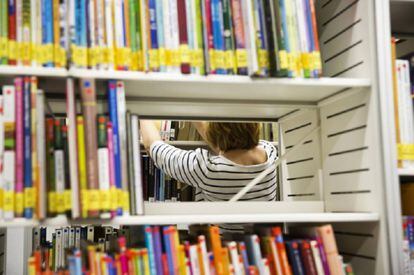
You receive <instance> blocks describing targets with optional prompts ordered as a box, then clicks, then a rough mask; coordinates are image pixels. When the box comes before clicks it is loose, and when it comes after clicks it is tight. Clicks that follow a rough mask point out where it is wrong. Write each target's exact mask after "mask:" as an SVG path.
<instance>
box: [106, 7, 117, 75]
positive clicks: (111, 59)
mask: <svg viewBox="0 0 414 275" xmlns="http://www.w3.org/2000/svg"><path fill="white" fill-rule="evenodd" d="M113 7H114V5H113V1H112V0H105V43H106V50H105V54H104V56H105V57H104V59H105V60H106V61H107V63H108V69H115V49H114V36H113V34H114V23H113Z"/></svg>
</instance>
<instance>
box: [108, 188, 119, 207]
mask: <svg viewBox="0 0 414 275" xmlns="http://www.w3.org/2000/svg"><path fill="white" fill-rule="evenodd" d="M110 200H111V210H116V209H117V207H118V191H117V188H116V187H115V186H113V187H111V197H110Z"/></svg>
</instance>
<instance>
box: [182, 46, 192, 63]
mask: <svg viewBox="0 0 414 275" xmlns="http://www.w3.org/2000/svg"><path fill="white" fill-rule="evenodd" d="M180 60H181V63H190V61H191V56H190V49H189V48H188V45H187V44H182V45H180Z"/></svg>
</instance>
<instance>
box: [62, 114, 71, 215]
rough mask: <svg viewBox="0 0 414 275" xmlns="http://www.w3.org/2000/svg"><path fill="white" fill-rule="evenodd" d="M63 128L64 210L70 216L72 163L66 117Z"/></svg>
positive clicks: (63, 120)
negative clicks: (70, 160)
mask: <svg viewBox="0 0 414 275" xmlns="http://www.w3.org/2000/svg"><path fill="white" fill-rule="evenodd" d="M61 125H62V128H61V131H62V144H63V165H64V178H65V185H64V191H63V198H62V200H63V211H64V212H65V214H66V215H67V216H68V217H69V216H70V215H71V209H72V192H71V182H70V167H69V165H70V163H69V143H68V126H67V124H66V121H65V119H62V122H61Z"/></svg>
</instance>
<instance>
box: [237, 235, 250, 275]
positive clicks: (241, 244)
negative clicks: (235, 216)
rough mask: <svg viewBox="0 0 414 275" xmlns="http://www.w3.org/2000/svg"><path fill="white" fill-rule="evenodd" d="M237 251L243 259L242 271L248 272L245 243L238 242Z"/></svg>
mask: <svg viewBox="0 0 414 275" xmlns="http://www.w3.org/2000/svg"><path fill="white" fill-rule="evenodd" d="M239 251H240V254H241V256H242V258H243V265H244V270H249V265H250V264H249V258H248V257H247V248H246V243H245V242H239Z"/></svg>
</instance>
